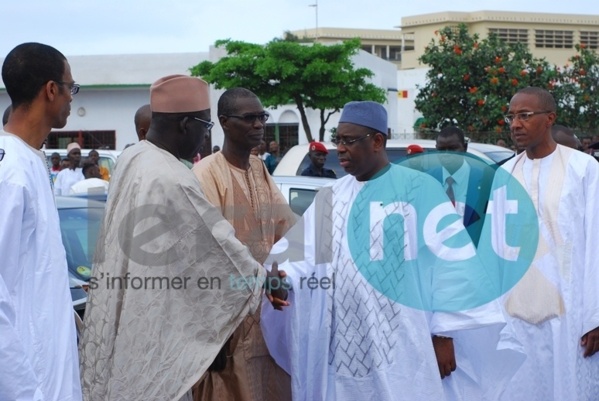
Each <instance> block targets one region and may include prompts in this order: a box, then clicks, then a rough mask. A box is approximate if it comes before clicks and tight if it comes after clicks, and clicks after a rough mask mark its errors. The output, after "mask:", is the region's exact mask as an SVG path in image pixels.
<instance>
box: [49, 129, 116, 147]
mask: <svg viewBox="0 0 599 401" xmlns="http://www.w3.org/2000/svg"><path fill="white" fill-rule="evenodd" d="M73 141H77V142H79V143H80V144H82V146H81V147H82V148H83V149H112V150H114V149H116V132H115V131H52V132H50V135H48V139H47V141H46V148H48V149H66V147H67V145H68V144H69V142H73Z"/></svg>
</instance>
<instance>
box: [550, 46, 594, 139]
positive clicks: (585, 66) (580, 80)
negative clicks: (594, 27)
mask: <svg viewBox="0 0 599 401" xmlns="http://www.w3.org/2000/svg"><path fill="white" fill-rule="evenodd" d="M575 47H576V51H577V54H575V55H574V56H572V57H571V58H570V59H569V62H570V64H569V65H567V66H565V67H563V68H562V69H560V74H559V77H558V79H557V80H556V82H555V85H554V90H553V93H554V97H555V98H556V101H557V103H558V113H557V122H558V123H560V124H562V125H565V126H567V127H570V128H574V129H576V130H577V131H580V132H582V133H583V134H597V133H599V55H597V53H596V52H594V51H593V50H589V49H588V48H587V47H586V46H585V45H584V44H579V45H576V46H575Z"/></svg>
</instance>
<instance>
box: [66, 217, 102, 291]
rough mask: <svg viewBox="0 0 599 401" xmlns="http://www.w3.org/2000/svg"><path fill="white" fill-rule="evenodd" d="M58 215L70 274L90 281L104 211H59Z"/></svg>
mask: <svg viewBox="0 0 599 401" xmlns="http://www.w3.org/2000/svg"><path fill="white" fill-rule="evenodd" d="M58 215H59V217H60V231H61V233H62V242H63V244H64V247H65V251H66V253H67V265H68V268H69V272H70V273H71V274H72V275H73V276H74V277H76V278H78V279H80V280H83V281H88V280H89V279H90V277H91V267H92V261H93V259H94V250H95V249H96V240H97V239H98V233H99V231H100V224H101V223H102V218H103V216H104V209H102V208H74V209H59V210H58Z"/></svg>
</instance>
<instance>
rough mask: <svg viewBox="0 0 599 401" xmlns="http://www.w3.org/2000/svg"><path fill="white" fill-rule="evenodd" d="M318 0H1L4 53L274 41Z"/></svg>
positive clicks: (371, 14) (365, 3)
mask: <svg viewBox="0 0 599 401" xmlns="http://www.w3.org/2000/svg"><path fill="white" fill-rule="evenodd" d="M315 1H316V0H143V1H141V0H16V1H10V0H1V5H0V57H4V56H5V55H6V54H7V53H8V52H9V51H10V50H11V49H12V48H13V47H14V46H16V45H17V44H19V43H22V42H29V41H36V42H42V43H46V44H49V45H52V46H54V47H56V48H57V49H58V50H60V51H61V52H62V53H64V54H65V55H67V56H71V55H88V54H126V53H172V52H204V51H208V47H209V46H210V45H211V44H214V42H215V41H216V40H218V39H227V38H231V39H235V40H244V41H248V42H254V43H266V42H268V41H269V40H271V39H272V38H274V37H280V36H281V35H282V34H283V32H284V31H286V30H298V29H306V28H314V27H315V26H316V13H315V8H314V7H310V6H309V5H310V4H314V3H315ZM479 10H506V11H530V12H550V13H569V14H596V15H599V1H598V0H568V1H559V2H558V1H553V0H503V1H497V0H494V1H486V0H481V1H472V0H468V1H466V0H451V1H448V0H430V1H427V0H411V1H408V0H318V26H320V27H335V28H374V29H393V27H395V26H398V25H400V24H401V18H402V17H404V16H412V15H418V14H426V13H433V12H439V11H479Z"/></svg>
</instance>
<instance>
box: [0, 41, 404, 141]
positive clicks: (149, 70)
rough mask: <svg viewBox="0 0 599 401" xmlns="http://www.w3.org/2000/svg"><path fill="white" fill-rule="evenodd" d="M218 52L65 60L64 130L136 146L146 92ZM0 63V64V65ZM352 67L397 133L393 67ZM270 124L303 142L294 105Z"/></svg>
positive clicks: (313, 117) (314, 119) (364, 62)
mask: <svg viewBox="0 0 599 401" xmlns="http://www.w3.org/2000/svg"><path fill="white" fill-rule="evenodd" d="M224 54H225V53H224V51H223V50H222V49H215V48H214V47H211V48H210V51H209V52H205V53H177V54H133V55H97V56H73V57H68V56H67V59H68V60H69V64H70V65H71V72H72V75H73V79H75V81H76V82H77V83H79V84H80V85H81V90H80V92H79V93H78V94H77V95H75V96H74V97H73V102H72V104H71V116H70V117H69V119H68V122H67V125H66V126H65V127H64V128H63V130H66V131H79V130H114V131H116V149H117V150H122V149H123V148H124V147H125V146H126V145H127V144H129V143H132V142H136V141H137V135H136V133H135V127H134V124H133V116H134V114H135V111H136V110H137V109H138V108H139V107H140V106H142V105H143V104H146V103H149V89H150V85H151V84H152V82H154V81H156V80H157V79H158V78H160V77H163V76H166V75H171V74H189V68H190V67H192V66H194V65H196V64H198V63H200V62H201V61H203V60H211V61H213V62H214V61H217V60H218V59H219V58H220V57H223V56H224ZM3 61H4V60H3V59H2V60H1V61H0V63H1V62H3ZM353 61H354V64H355V66H356V67H366V68H368V69H370V70H372V71H373V72H374V74H375V75H374V76H373V77H372V79H371V82H372V83H374V84H375V85H377V86H380V87H382V88H385V89H387V91H388V92H387V93H388V95H387V99H388V101H387V104H385V107H386V109H387V112H388V116H389V127H390V128H391V131H392V132H393V133H395V132H397V131H398V99H397V93H396V89H397V67H396V66H395V64H393V63H390V62H388V61H385V60H383V59H380V58H378V57H376V56H373V55H372V54H369V53H367V52H364V51H361V50H360V52H359V54H357V55H356V56H354V58H353ZM222 93H223V91H222V90H215V89H213V88H212V89H211V91H210V101H211V104H212V120H213V121H218V117H217V115H216V104H217V102H218V98H219V97H220V95H221V94H222ZM9 104H10V99H9V97H8V95H7V93H6V90H5V89H4V84H3V83H2V86H1V87H0V113H1V112H3V111H4V109H5V108H6V107H7V106H8V105H9ZM268 111H269V113H270V114H271V119H270V120H269V123H273V122H277V123H280V122H291V121H294V120H295V121H296V122H297V123H298V124H299V135H298V136H299V138H298V140H299V143H300V144H305V143H307V139H306V135H305V132H304V130H303V127H302V126H301V118H300V115H299V112H298V111H297V108H296V106H295V105H294V104H293V105H286V106H282V107H278V108H276V109H269V110H268ZM306 114H307V117H308V121H309V123H310V127H311V129H312V135H313V136H314V137H316V138H318V129H319V127H320V116H319V112H318V111H317V110H311V109H308V110H307V111H306ZM340 115H341V114H340V113H336V114H334V115H333V116H331V118H330V119H329V122H328V123H327V125H326V138H325V139H328V138H329V137H330V132H329V130H330V129H331V128H333V127H336V126H337V124H338V122H339V117H340ZM222 143H223V132H222V129H221V128H220V125H219V124H216V125H215V126H214V128H213V130H212V145H219V146H221V147H222Z"/></svg>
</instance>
